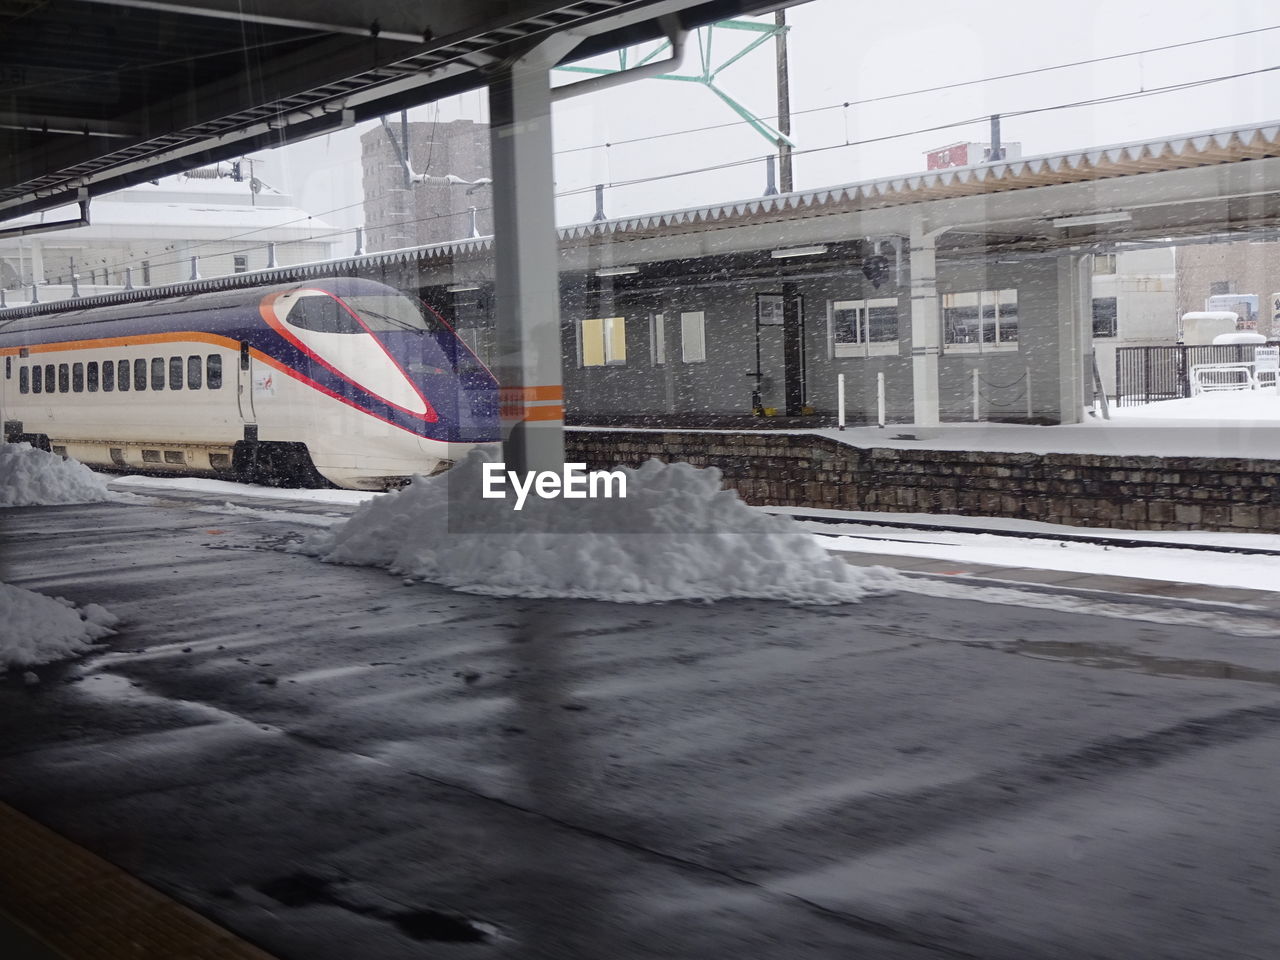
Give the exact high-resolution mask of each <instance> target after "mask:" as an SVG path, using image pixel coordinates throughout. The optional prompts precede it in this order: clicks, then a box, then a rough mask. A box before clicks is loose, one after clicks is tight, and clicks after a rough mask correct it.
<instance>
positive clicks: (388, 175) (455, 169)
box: [360, 120, 493, 253]
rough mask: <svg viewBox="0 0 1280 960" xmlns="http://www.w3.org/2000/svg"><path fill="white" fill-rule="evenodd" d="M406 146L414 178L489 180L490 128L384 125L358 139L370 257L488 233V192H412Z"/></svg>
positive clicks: (418, 188) (434, 188)
mask: <svg viewBox="0 0 1280 960" xmlns="http://www.w3.org/2000/svg"><path fill="white" fill-rule="evenodd" d="M388 131H390V133H391V136H394V137H395V138H396V140H397V142H398V143H400V144H403V142H404V137H405V133H406V131H407V133H408V140H409V144H408V145H409V149H408V155H409V165H410V166H411V167H412V168H413V172H414V173H420V174H427V175H429V176H437V177H444V176H449V175H450V174H452V175H453V176H455V177H460V178H462V179H463V180H478V179H480V178H482V177H488V176H489V126H488V124H483V123H474V122H472V121H471V120H454V121H452V122H449V123H409V124H406V125H402V124H400V123H389V124H388V125H387V126H386V127H385V128H384V127H378V128H377V129H374V130H370V131H369V132H367V133H366V134H364V135H363V136H362V137H361V138H360V152H361V160H362V167H363V170H364V175H363V184H364V222H365V234H366V247H367V249H368V250H369V252H370V253H374V252H377V251H380V250H398V249H400V248H402V247H415V246H418V245H420V244H427V243H443V242H445V241H449V240H462V239H465V238H467V237H470V236H472V235H473V230H472V218H471V209H470V208H472V207H474V208H475V231H474V233H475V235H477V236H488V235H490V234H492V233H493V210H492V208H493V192H492V189H491V188H490V187H489V186H487V185H484V186H468V185H465V184H459V185H454V186H449V185H430V184H425V183H419V184H414V185H412V186H410V185H409V184H407V183H406V177H405V170H404V166H403V164H401V162H400V154H399V153H398V151H397V149H396V145H394V144H393V143H392V142H391V139H390V137H388V135H387V134H388Z"/></svg>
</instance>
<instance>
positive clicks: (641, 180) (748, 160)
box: [95, 25, 1280, 270]
mask: <svg viewBox="0 0 1280 960" xmlns="http://www.w3.org/2000/svg"><path fill="white" fill-rule="evenodd" d="M1278 29H1280V25H1277V26H1271V27H1261V28H1256V29H1252V30H1244V31H1238V32H1236V33H1231V34H1222V35H1220V36H1216V37H1206V38H1202V39H1199V40H1189V41H1183V42H1179V43H1174V44H1165V45H1163V46H1159V47H1150V48H1146V49H1144V50H1139V51H1130V52H1128V53H1121V54H1112V55H1109V56H1104V57H1095V58H1091V59H1087V60H1079V61H1073V62H1071V63H1066V64H1053V65H1049V66H1045V67H1037V68H1033V69H1029V70H1022V71H1015V72H1013V73H1008V74H1001V75H998V76H993V77H985V78H976V79H973V80H964V81H957V82H954V83H950V84H942V85H938V86H934V87H926V88H920V89H917V90H910V91H903V92H899V93H894V94H885V95H882V96H879V97H871V98H867V99H864V100H861V101H850V102H848V103H841V104H834V105H831V106H826V107H814V108H811V109H809V110H804V111H797V113H799V114H804V113H814V112H819V111H822V110H828V109H835V108H840V107H846V106H853V105H861V104H865V103H875V102H881V101H886V100H892V99H896V98H899V97H907V96H914V95H917V94H922V93H932V92H938V91H941V90H947V89H954V88H959V87H965V86H972V85H975V84H979V83H986V82H994V81H997V80H1004V79H1010V78H1014V77H1020V76H1027V75H1031V74H1037V73H1045V72H1048V71H1052V70H1061V69H1067V68H1070V67H1074V66H1082V65H1089V64H1094V63H1101V62H1106V61H1109V60H1117V59H1122V58H1126V57H1132V56H1140V55H1142V54H1145V53H1152V52H1157V51H1162V50H1170V49H1178V48H1181V47H1187V46H1192V45H1196V44H1202V43H1211V42H1214V41H1219V40H1226V39H1233V38H1238V37H1242V36H1248V35H1252V34H1259V33H1265V32H1268V31H1271V30H1278ZM270 45H271V44H262V45H261V46H270ZM1277 70H1280V65H1276V66H1270V67H1262V68H1258V69H1256V70H1246V71H1240V72H1237V73H1233V74H1225V75H1221V76H1217V77H1207V78H1202V79H1199V80H1190V81H1182V82H1179V83H1175V84H1168V85H1166V86H1163V87H1153V88H1150V89H1139V90H1135V91H1128V92H1125V93H1120V94H1110V95H1107V96H1103V97H1093V98H1089V99H1085V100H1077V101H1071V102H1067V103H1060V104H1053V105H1051V106H1045V107H1032V108H1025V109H1022V110H1012V111H1007V112H1005V113H1002V114H1001V116H1002V117H1021V116H1030V115H1034V114H1040V113H1046V112H1051V111H1055V110H1067V109H1075V108H1080V107H1085V106H1097V105H1103V104H1112V103H1120V102H1125V101H1128V100H1134V99H1140V98H1144V97H1149V96H1159V95H1163V94H1167V93H1173V92H1177V91H1182V90H1188V89H1193V88H1196V87H1200V86H1205V85H1208V84H1213V83H1221V82H1226V81H1229V80H1238V79H1242V78H1244V77H1249V76H1256V75H1260V74H1265V73H1271V72H1275V71H1277ZM793 115H795V114H793ZM988 116H989V114H984V115H981V116H975V117H970V118H966V119H964V120H956V121H951V122H948V123H942V124H935V125H932V126H928V127H920V128H917V129H914V130H908V131H901V132H898V133H892V134H884V135H881V136H877V137H867V138H863V139H860V140H852V141H851V140H848V139H847V138H846V140H845V141H844V142H841V143H834V144H827V145H824V146H820V147H810V148H807V149H803V150H794V151H792V156H793V157H799V156H806V155H810V154H816V153H823V152H827V151H830V150H839V149H844V148H847V147H856V146H866V145H869V144H873V143H883V142H887V141H891V140H897V139H904V138H907V137H912V136H919V135H922V134H925V133H936V132H939V131H942V130H949V129H954V128H956V127H963V126H968V125H971V124H974V123H980V122H986V120H987V119H988ZM744 122H745V121H741V120H739V121H733V122H731V123H726V124H713V125H708V126H705V127H699V128H692V129H690V130H685V131H671V132H668V133H662V134H654V135H652V136H650V137H642V138H635V139H633V140H627V141H611V142H610V143H607V144H598V145H595V146H593V147H592V148H591V149H594V148H596V147H600V146H603V147H608V146H613V145H622V144H625V143H634V142H641V141H644V140H650V139H658V138H661V137H668V136H678V135H683V134H687V133H696V132H702V131H705V130H715V129H721V128H724V127H728V126H738V125H740V124H741V123H744ZM433 141H434V137H433ZM432 146H433V148H434V142H433V144H432ZM582 149H588V148H569V149H567V150H561V151H557V154H565V153H573V152H577V151H580V150H582ZM760 159H761V158H760V157H759V156H754V157H745V158H739V159H737V160H730V161H725V162H722V163H716V164H708V165H705V166H701V167H694V168H688V169H684V170H678V171H671V172H668V173H662V174H653V175H650V176H645V177H635V178H631V179H628V180H622V181H610V182H608V183H606V184H605V186H607V187H609V188H612V189H620V188H624V187H632V186H638V185H641V184H646V183H653V182H657V181H660V180H669V179H675V178H677V177H684V176H693V175H696V174H700V173H709V172H715V171H720V170H728V169H733V168H735V167H740V166H745V165H749V164H754V163H759V162H760ZM595 189H596V185H594V184H591V185H587V186H583V187H576V188H570V189H566V190H562V191H557V192H556V193H555V194H554V197H555V198H556V199H564V198H567V197H573V196H579V195H582V194H587V193H591V192H593V191H594V190H595ZM365 202H366V201H365V200H364V199H361V200H359V201H356V202H354V203H349V204H345V205H343V206H340V207H334V208H332V209H330V210H326V211H323V212H321V213H319V214H315V215H307V216H305V217H297V218H295V219H293V220H288V221H284V222H282V223H275V224H270V225H267V226H263V227H256V228H254V229H252V230H247V231H243V232H241V233H237V234H232V235H230V236H227V237H223V238H219V239H216V240H206V241H201V242H199V243H196V244H191V245H188V247H187V249H188V250H192V249H198V248H200V247H206V246H210V245H213V244H222V243H229V242H232V241H235V240H240V239H244V238H245V237H250V236H253V235H255V234H258V233H262V232H265V231H268V230H277V229H279V228H281V227H285V226H292V225H294V224H297V223H302V222H305V221H306V220H311V219H313V218H314V217H325V216H329V215H331V214H334V213H340V212H343V211H345V210H350V209H352V208H353V207H359V206H363V205H364V204H365ZM491 209H492V207H483V208H477V212H482V211H489V210H491ZM465 213H466V211H459V212H457V213H449V214H436V215H432V216H427V217H418V218H414V219H412V220H403V221H394V222H390V223H388V224H386V225H385V226H388V227H390V226H408V225H411V224H415V223H421V222H426V221H431V220H438V219H442V218H445V217H452V216H462V215H464V214H465ZM351 231H352V228H345V229H335V230H333V231H330V232H329V233H327V234H322V235H321V236H319V237H313V238H307V239H299V240H295V241H284V242H308V240H316V239H320V240H323V239H327V238H328V237H333V236H341V235H344V234H346V233H350V232H351ZM265 246H266V245H265V244H262V245H259V246H256V247H250V248H248V249H249V250H255V249H262V248H263V247H265ZM185 259H186V257H185V256H184V257H183V258H182V259H179V260H169V261H161V262H159V263H152V267H153V268H154V267H158V266H171V265H174V264H180V263H182V262H183V261H184V260H185ZM135 262H140V259H139V258H133V259H130V260H123V261H118V262H116V263H111V264H106V265H105V266H106V268H107V269H108V270H111V269H120V268H121V267H124V266H129V265H132V264H133V263H135ZM95 269H101V268H100V267H98V268H95Z"/></svg>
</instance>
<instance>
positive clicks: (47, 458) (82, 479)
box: [0, 443, 111, 507]
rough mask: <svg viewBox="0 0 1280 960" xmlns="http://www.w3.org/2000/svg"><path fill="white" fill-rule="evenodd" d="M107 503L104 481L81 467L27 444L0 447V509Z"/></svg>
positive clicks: (107, 497) (1, 445) (107, 496)
mask: <svg viewBox="0 0 1280 960" xmlns="http://www.w3.org/2000/svg"><path fill="white" fill-rule="evenodd" d="M109 499H111V493H110V492H109V491H108V490H107V481H106V479H105V478H104V477H102V476H101V475H99V474H96V473H94V472H93V471H92V470H90V469H89V468H88V467H86V466H85V465H84V464H83V463H80V462H78V461H76V460H64V459H62V457H60V456H56V455H55V454H52V453H45V452H44V451H43V450H37V449H36V448H35V447H33V446H31V444H29V443H0V507H34V506H42V505H46V504H57V503H92V502H94V501H96V500H109Z"/></svg>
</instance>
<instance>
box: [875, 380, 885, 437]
mask: <svg viewBox="0 0 1280 960" xmlns="http://www.w3.org/2000/svg"><path fill="white" fill-rule="evenodd" d="M876 420H877V421H878V422H879V424H880V429H881V430H883V429H884V371H881V372H880V373H877V374H876Z"/></svg>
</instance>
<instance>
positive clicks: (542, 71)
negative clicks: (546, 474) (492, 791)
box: [489, 37, 573, 472]
mask: <svg viewBox="0 0 1280 960" xmlns="http://www.w3.org/2000/svg"><path fill="white" fill-rule="evenodd" d="M572 42H573V41H572V39H569V38H563V37H562V38H553V39H551V40H547V41H544V42H543V43H541V44H539V45H538V46H537V47H534V48H533V49H532V50H530V51H529V52H528V53H527V54H525V55H524V56H522V57H519V58H517V59H514V60H510V61H507V62H506V63H505V64H503V66H502V68H501V69H499V70H498V71H497V72H496V73H495V74H494V75H493V76H492V77H491V79H490V83H489V116H490V121H489V122H490V130H489V142H490V155H491V163H492V168H493V180H494V191H493V222H494V228H493V232H494V291H495V299H494V312H495V321H496V326H497V336H498V379H499V382H500V384H501V394H500V395H501V402H502V454H503V460H504V462H505V463H506V465H507V469H508V470H516V471H521V472H525V471H530V470H554V471H559V470H560V468H561V467H562V465H563V464H564V376H563V371H562V369H561V356H560V354H561V347H560V258H559V238H558V236H557V234H556V220H555V201H554V194H555V186H554V178H553V161H552V139H551V68H552V67H553V66H555V64H556V61H558V60H559V59H560V57H561V56H563V55H564V53H565V52H567V49H568V45H570V44H572Z"/></svg>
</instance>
